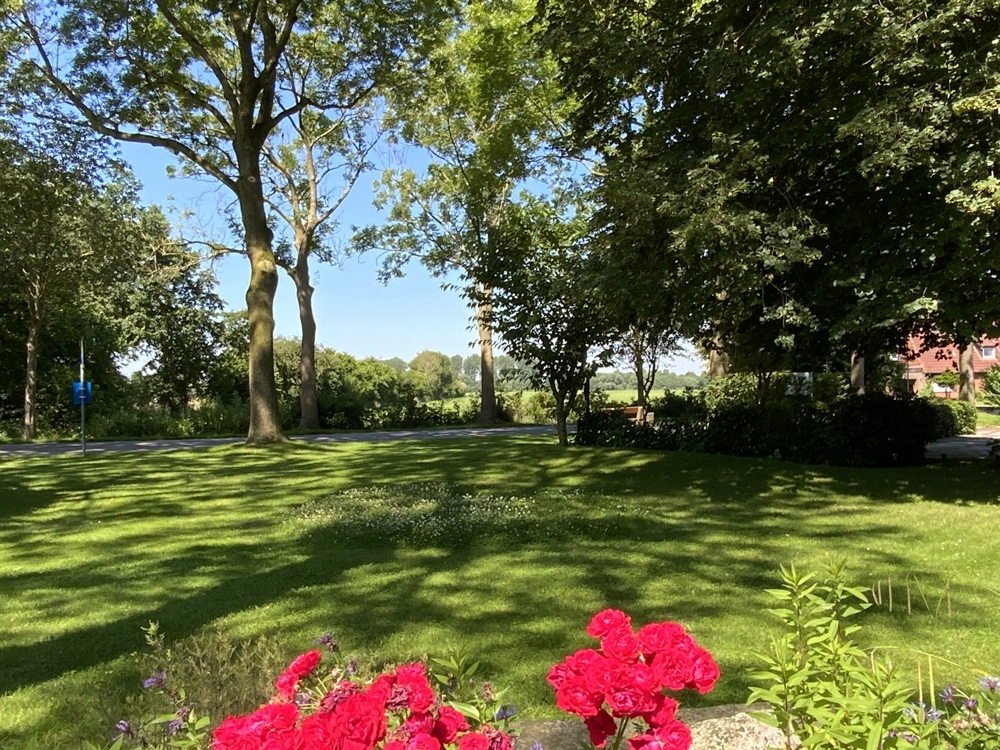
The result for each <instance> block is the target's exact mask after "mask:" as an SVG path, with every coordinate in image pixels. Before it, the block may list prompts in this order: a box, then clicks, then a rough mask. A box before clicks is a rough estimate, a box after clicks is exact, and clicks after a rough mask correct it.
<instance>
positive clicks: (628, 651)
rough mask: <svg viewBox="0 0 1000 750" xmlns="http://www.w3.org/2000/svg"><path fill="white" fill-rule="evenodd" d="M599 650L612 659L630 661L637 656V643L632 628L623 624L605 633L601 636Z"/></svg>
mask: <svg viewBox="0 0 1000 750" xmlns="http://www.w3.org/2000/svg"><path fill="white" fill-rule="evenodd" d="M601 651H603V652H604V655H605V656H610V657H611V658H612V659H617V660H618V661H622V662H626V663H630V662H633V661H635V660H636V658H637V657H638V656H639V644H638V643H637V642H636V640H635V636H634V635H632V628H631V627H629V626H624V627H620V628H616V629H615V630H612V631H610V632H609V633H606V634H605V635H604V637H603V638H601Z"/></svg>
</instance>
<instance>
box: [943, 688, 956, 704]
mask: <svg viewBox="0 0 1000 750" xmlns="http://www.w3.org/2000/svg"><path fill="white" fill-rule="evenodd" d="M941 702H942V703H954V702H955V686H954V685H949V686H948V687H946V688H945V689H944V690H942V691H941Z"/></svg>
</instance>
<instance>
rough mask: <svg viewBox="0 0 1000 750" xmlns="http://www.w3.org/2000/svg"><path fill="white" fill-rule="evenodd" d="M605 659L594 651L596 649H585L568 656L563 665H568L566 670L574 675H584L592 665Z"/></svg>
mask: <svg viewBox="0 0 1000 750" xmlns="http://www.w3.org/2000/svg"><path fill="white" fill-rule="evenodd" d="M603 658H604V657H603V656H601V655H600V654H599V653H597V652H596V651H594V649H592V648H584V649H580V650H579V651H577V652H576V653H575V654H572V655H570V656H567V657H566V659H565V660H564V662H563V663H564V664H565V665H566V669H568V670H569V671H570V672H572V673H573V674H574V675H580V674H584V673H585V672H586V671H587V669H588V668H589V667H590V665H591V664H593V663H594V662H596V661H600V660H601V659H603Z"/></svg>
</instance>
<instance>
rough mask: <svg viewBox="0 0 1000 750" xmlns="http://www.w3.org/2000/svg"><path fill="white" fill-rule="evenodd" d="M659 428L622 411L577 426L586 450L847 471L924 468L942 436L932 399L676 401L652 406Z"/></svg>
mask: <svg viewBox="0 0 1000 750" xmlns="http://www.w3.org/2000/svg"><path fill="white" fill-rule="evenodd" d="M651 406H653V407H654V409H655V413H656V423H655V425H652V426H650V425H645V424H635V423H633V422H630V421H629V420H628V419H627V418H626V416H625V414H624V413H623V412H621V411H613V412H612V411H608V412H597V413H594V414H589V415H587V416H585V417H582V418H581V419H580V421H579V422H578V423H577V435H576V443H577V444H578V445H593V446H608V447H622V448H652V449H658V450H689V451H704V452H707V453H723V454H726V455H733V456H747V457H755V458H766V457H774V458H782V459H785V460H789V461H798V462H801V463H825V464H836V465H843V466H898V465H911V464H919V463H922V462H923V460H924V448H925V446H926V444H927V443H928V442H929V441H930V440H933V439H934V438H935V437H936V436H937V435H936V433H935V408H934V407H933V406H932V404H930V403H929V402H927V401H926V400H924V399H914V398H895V397H891V396H885V395H882V394H872V395H868V396H852V397H848V398H841V399H838V400H836V401H835V402H834V403H833V404H831V405H830V406H829V407H828V406H826V405H824V404H818V403H816V402H814V401H812V400H810V399H808V398H803V397H786V398H784V399H781V400H777V401H769V402H767V403H765V404H756V405H755V404H751V403H747V402H745V401H742V402H741V401H740V400H736V399H734V400H728V401H727V400H722V401H717V402H716V404H715V406H714V408H709V406H708V404H707V401H706V399H705V398H704V397H703V396H700V395H688V396H674V397H672V398H665V399H659V400H657V401H656V403H655V404H651Z"/></svg>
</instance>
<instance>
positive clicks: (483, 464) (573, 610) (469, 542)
mask: <svg viewBox="0 0 1000 750" xmlns="http://www.w3.org/2000/svg"><path fill="white" fill-rule="evenodd" d="M990 479H993V481H992V482H990V481H989V480H990ZM0 482H3V483H4V484H3V486H4V487H5V488H9V489H10V492H9V493H8V494H7V496H6V497H5V499H4V503H3V504H2V505H0V518H3V519H4V526H3V528H2V530H0V540H2V541H3V543H4V544H5V545H8V546H10V547H11V548H13V549H14V550H15V552H14V554H13V559H15V560H16V561H17V562H18V563H19V568H18V571H17V572H14V573H10V574H7V575H0V583H2V585H3V588H4V592H5V594H9V595H11V596H17V597H22V598H24V597H29V596H31V595H32V592H48V594H47V596H48V598H47V599H44V598H42V599H39V601H40V602H42V603H47V604H48V606H51V605H52V603H53V602H54V601H56V602H58V599H59V598H60V597H62V598H64V599H66V600H70V599H72V598H74V597H87V598H88V600H91V601H93V604H94V607H95V608H99V607H105V608H106V609H107V611H108V612H109V613H110V612H114V611H116V609H115V604H116V602H115V598H116V597H123V596H131V597H133V600H132V601H128V602H125V604H127V605H129V606H127V607H125V609H126V610H127V614H123V615H117V616H115V615H112V616H111V617H109V618H108V621H106V622H101V623H99V624H92V625H84V626H74V627H72V629H70V630H68V631H67V632H64V633H62V634H60V635H57V636H55V637H51V638H47V639H45V640H36V641H33V642H27V643H18V644H8V645H5V646H3V647H0V663H3V664H4V665H5V669H4V670H3V672H2V673H0V693H4V692H8V691H11V690H15V689H17V688H20V687H24V686H28V685H35V684H39V683H41V682H44V681H46V680H49V679H53V678H57V677H59V676H60V675H62V674H64V673H66V672H67V671H69V670H83V669H88V668H91V667H94V666H96V665H98V664H101V663H104V662H107V661H110V660H113V659H115V658H117V657H120V656H122V655H125V654H128V653H130V652H131V651H134V650H136V649H137V648H139V647H141V631H140V628H141V627H142V626H144V625H146V624H147V623H148V622H149V621H151V620H154V621H158V622H160V624H161V628H162V630H163V632H166V633H169V634H170V637H171V638H183V637H186V636H188V635H191V634H192V633H195V632H197V631H198V630H199V629H201V628H202V627H204V626H205V625H208V624H210V623H212V622H213V621H215V620H219V619H222V618H226V617H228V616H232V615H235V614H239V613H244V612H247V611H250V610H254V609H256V608H264V607H267V606H269V605H272V604H274V603H276V602H279V601H281V602H285V603H286V604H287V603H288V602H289V601H293V602H298V603H299V604H298V606H300V607H301V611H299V612H286V613H284V615H285V616H286V617H298V618H299V619H300V621H301V622H302V623H306V624H309V625H313V626H315V627H317V629H319V627H320V626H321V621H322V620H323V619H324V618H329V617H330V616H331V615H332V616H334V617H335V618H336V619H338V620H339V621H341V622H351V623H354V624H353V625H352V626H351V629H352V632H353V634H354V635H356V636H358V637H359V638H360V639H362V640H363V642H364V643H365V644H367V645H368V646H371V647H375V646H377V645H378V644H380V643H383V642H386V641H387V640H389V639H391V638H393V637H398V636H399V634H401V633H405V632H407V631H408V629H420V628H426V627H430V626H435V625H440V624H441V623H447V624H448V625H449V628H450V629H451V630H452V631H453V632H456V633H458V634H459V635H460V636H462V637H466V638H469V639H473V640H475V639H482V637H483V634H484V633H486V634H489V635H490V637H492V638H495V639H496V640H497V641H498V642H499V646H498V649H512V648H518V649H522V650H527V651H530V652H531V653H534V654H535V655H536V657H535V660H536V661H539V662H544V661H545V660H547V659H548V660H555V659H558V658H560V657H561V655H563V654H565V653H567V652H568V651H571V650H574V649H575V648H578V647H579V646H580V642H579V640H577V635H578V634H576V631H575V630H574V629H573V628H572V627H568V626H567V623H579V624H580V628H579V630H582V625H583V624H585V623H586V620H587V618H588V617H589V615H590V614H592V611H593V602H595V601H596V602H601V603H604V604H605V605H606V606H621V607H624V608H627V609H629V611H630V613H631V614H633V616H634V618H635V620H636V622H645V621H650V620H654V619H657V618H660V617H662V616H663V612H664V611H669V613H670V616H671V617H672V618H675V619H679V620H682V621H685V622H689V623H710V622H711V621H712V620H713V618H717V617H720V616H723V615H724V614H725V613H726V612H728V611H730V610H731V609H732V604H731V602H732V601H741V602H744V603H745V606H746V607H748V608H751V609H753V610H755V611H762V609H763V601H764V600H763V598H762V596H761V594H760V592H761V590H762V589H763V588H765V587H769V586H774V585H775V584H776V583H777V577H776V569H777V566H778V564H779V563H781V562H785V561H786V560H785V558H786V557H787V555H788V552H789V546H788V544H787V543H786V542H783V541H782V540H783V539H785V538H786V537H789V536H792V537H794V538H801V539H803V540H806V539H813V540H821V541H823V542H824V543H826V544H828V545H832V546H835V547H839V548H844V549H846V548H849V547H852V546H853V547H855V548H857V547H859V546H860V545H861V544H862V543H863V542H864V540H865V539H868V538H878V537H880V536H896V537H901V538H904V539H905V538H906V537H907V535H908V534H909V530H908V529H906V528H905V526H903V525H902V524H900V522H899V520H898V519H896V518H895V517H894V516H893V514H892V513H891V512H889V513H886V514H885V516H884V517H882V518H881V519H880V521H879V523H877V524H872V523H871V522H870V521H867V517H866V523H864V524H861V523H859V522H858V518H857V517H855V516H854V515H853V514H854V512H855V511H856V510H857V508H856V506H857V503H862V504H869V505H870V504H873V503H874V504H884V505H886V506H887V507H891V506H892V505H895V504H903V503H910V502H914V501H916V500H931V501H935V502H941V503H956V502H973V503H992V502H996V501H997V496H998V489H997V484H996V482H995V478H994V477H992V476H984V475H983V474H982V473H977V472H976V471H975V470H973V469H969V468H967V467H924V468H918V469H909V470H903V469H893V470H864V469H839V468H828V467H807V466H800V465H794V464H787V463H782V462H777V461H761V460H754V459H734V458H729V457H721V456H707V455H703V454H677V453H652V452H641V451H612V450H594V449H572V450H568V451H567V450H564V449H560V448H559V447H558V446H553V445H551V444H549V442H548V441H546V440H541V439H537V438H535V439H532V438H514V439H512V438H490V439H488V440H481V441H467V440H435V441H426V442H419V441H413V442H405V443H392V444H369V445H350V446H347V445H339V446H318V445H303V444H296V445H292V446H277V447H273V448H269V449H246V448H219V449H212V450H209V451H203V452H197V453H189V454H178V453H159V454H123V455H118V456H110V455H108V456H100V457H95V458H93V459H89V458H88V460H87V462H85V463H84V462H79V461H75V462H74V461H73V457H59V458H50V459H44V460H41V459H32V460H23V461H18V462H13V463H6V464H4V465H0ZM413 482H444V483H447V484H450V485H456V486H459V487H467V488H470V489H479V490H490V491H494V492H502V493H505V494H517V495H522V496H527V497H531V496H535V495H539V494H540V493H544V492H546V491H548V490H551V489H552V488H559V489H562V490H565V491H566V492H565V493H564V494H563V495H548V496H546V500H545V502H546V503H547V504H548V505H547V507H546V508H543V512H540V513H539V514H538V515H537V516H535V517H532V518H530V519H527V520H525V521H523V522H521V521H515V522H508V521H505V522H504V523H503V524H500V525H497V526H490V525H489V524H486V525H483V526H482V527H480V528H478V529H474V530H472V531H470V532H469V533H467V534H465V535H464V536H462V537H461V538H455V539H438V540H435V542H434V543H433V544H431V545H428V546H427V547H426V548H425V549H422V548H419V547H415V546H414V545H413V544H411V543H409V542H408V541H407V539H406V538H405V537H397V538H393V537H391V536H385V535H380V534H368V535H366V534H365V533H362V532H360V531H359V530H358V529H357V528H356V527H355V526H345V525H344V524H343V523H341V522H338V521H332V522H329V523H323V524H319V525H317V526H314V527H312V528H310V529H308V531H304V530H303V529H301V528H297V527H294V524H293V525H292V527H291V528H289V529H288V530H287V532H281V533H279V532H278V531H276V528H277V527H278V526H280V523H277V522H276V520H275V519H276V518H278V519H281V518H284V516H285V515H287V514H288V513H289V511H290V509H292V508H293V507H295V506H296V505H299V504H301V503H304V502H307V501H310V500H316V499H319V498H322V497H323V496H325V495H329V494H331V493H333V492H336V491H337V490H340V489H343V488H347V487H364V486H370V485H377V484H397V483H413ZM573 490H579V491H580V493H581V494H579V495H574V494H573V492H572V491H573ZM845 498H853V500H851V501H850V502H845ZM618 499H624V500H627V504H624V505H622V507H621V508H619V507H618V506H617V505H616V502H617V500H618ZM845 506H847V507H845ZM237 511H239V512H237ZM97 524H102V525H103V527H104V528H107V529H110V530H113V533H112V535H111V536H110V537H109V542H108V543H107V545H106V546H95V547H94V548H93V549H91V550H89V551H88V550H86V549H83V547H85V546H86V545H91V544H92V542H91V541H90V538H89V537H86V536H81V537H80V538H79V539H78V540H77V539H75V538H74V534H78V533H79V532H80V530H81V529H84V528H86V527H87V526H88V525H97ZM143 529H148V531H143ZM279 531H280V530H279ZM116 533H120V536H118V537H116V536H115V534H116ZM234 534H235V538H234ZM71 545H76V547H80V549H76V548H74V550H73V554H70V552H69V550H70V546H71ZM53 559H60V561H63V560H64V561H65V564H59V565H55V566H53V565H51V561H52V560H53ZM46 561H48V562H49V563H50V564H49V566H48V567H45V568H43V564H44V563H45V562H46ZM866 563H867V564H868V565H870V566H873V567H879V566H880V567H882V568H886V569H897V570H898V569H900V568H902V567H903V566H905V565H906V564H907V562H906V561H905V560H903V559H902V558H901V557H900V556H899V555H896V554H892V553H890V552H886V551H882V550H877V549H876V550H873V551H871V552H869V553H867V555H866ZM33 566H35V567H37V569H33ZM373 571H375V572H377V573H378V575H373V574H372V572H373ZM539 571H540V572H539ZM914 572H918V573H919V574H920V575H921V576H926V579H927V580H928V581H929V583H934V582H935V574H934V573H933V572H929V571H914ZM191 578H197V579H198V580H201V578H204V579H205V581H204V582H201V583H197V584H192V585H191V586H190V587H186V584H187V582H188V580H189V579H191ZM563 578H568V579H569V583H567V582H566V581H565V580H561V579H563ZM137 580H138V581H139V584H141V583H142V582H143V581H146V582H148V587H149V592H148V594H146V593H143V592H140V593H136V591H137V589H136V582H137ZM663 580H678V581H680V580H683V581H692V582H697V583H698V586H699V588H698V589H697V591H694V590H693V591H692V592H691V593H690V594H685V593H683V592H682V591H680V590H679V589H677V588H676V587H674V588H670V587H667V586H665V587H664V589H663V590H665V591H670V592H671V598H670V600H669V601H665V602H662V603H657V602H655V601H650V597H649V596H648V595H647V591H648V590H649V589H650V587H651V586H655V585H656V582H657V581H663ZM313 591H317V592H319V591H322V592H334V593H335V594H337V595H339V598H338V599H337V600H335V601H329V602H317V601H315V600H314V599H313V598H312V597H311V596H310V592H313ZM706 591H708V592H710V593H711V595H710V596H708V595H706V594H705V592H706ZM296 592H298V593H296ZM575 592H586V594H587V596H586V597H579V596H575V595H574V594H575ZM290 597H291V599H290ZM40 611H41V612H42V615H43V616H49V613H48V612H47V611H46V610H45V609H41V610H40ZM487 661H488V662H489V661H490V658H489V656H487ZM550 663H551V661H550ZM741 666H742V664H741V662H738V661H732V662H730V663H723V668H724V672H726V673H728V674H736V673H737V672H739V671H740V669H741ZM728 684H729V687H728V688H727V689H726V695H727V696H731V695H735V694H737V693H740V692H741V691H742V694H744V695H745V688H746V685H745V678H742V677H739V676H737V677H733V678H731V681H730V683H728ZM539 689H541V690H544V686H542V687H541V688H539ZM709 700H711V698H710V699H709Z"/></svg>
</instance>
